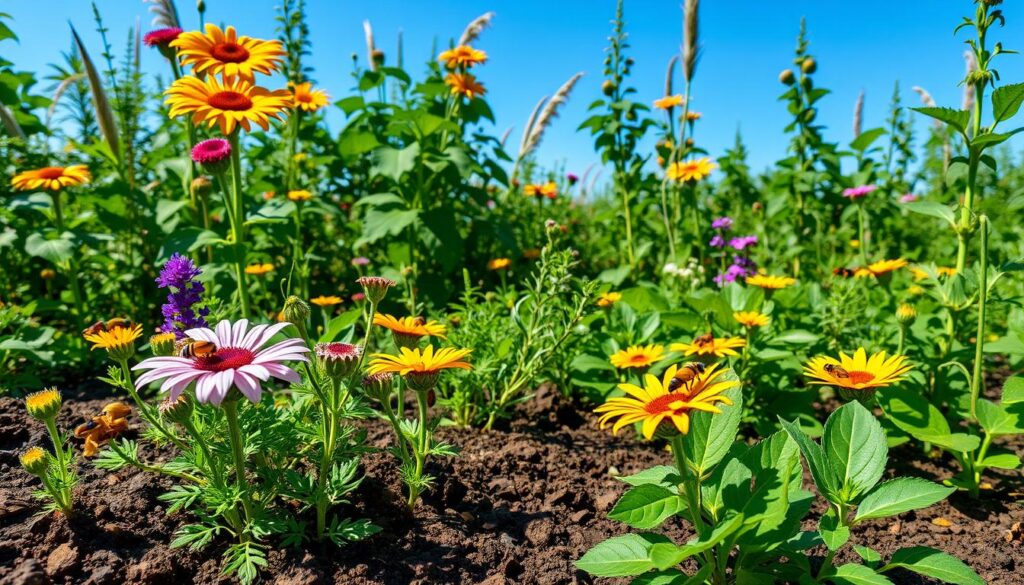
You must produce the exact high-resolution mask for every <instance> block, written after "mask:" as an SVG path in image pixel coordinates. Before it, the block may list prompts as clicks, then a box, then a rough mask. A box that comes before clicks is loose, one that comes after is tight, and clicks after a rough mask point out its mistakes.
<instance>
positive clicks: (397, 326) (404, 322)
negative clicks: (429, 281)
mask: <svg viewBox="0 0 1024 585" xmlns="http://www.w3.org/2000/svg"><path fill="white" fill-rule="evenodd" d="M373 324H374V325H380V326H381V327H383V328H385V329H387V330H389V331H391V334H392V335H394V337H395V343H396V344H398V346H399V347H415V346H416V345H418V344H419V342H420V339H422V338H424V337H428V336H429V337H440V338H441V339H446V338H445V336H444V334H445V327H444V325H442V324H440V323H438V322H437V321H427V320H425V319H423V317H400V318H396V317H393V316H391V315H387V314H384V313H377V314H375V315H374V316H373Z"/></svg>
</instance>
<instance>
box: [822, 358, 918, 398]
mask: <svg viewBox="0 0 1024 585" xmlns="http://www.w3.org/2000/svg"><path fill="white" fill-rule="evenodd" d="M911 369H912V366H911V365H910V364H909V363H907V357H906V356H902V355H893V356H889V355H887V354H886V353H885V352H884V351H882V352H878V353H876V354H874V355H872V356H871V357H870V358H869V357H868V355H867V352H866V351H865V350H864V348H863V347H860V348H857V351H855V352H853V356H852V357H851V356H848V355H846V354H845V353H842V352H839V359H836V358H833V357H828V356H818V357H816V358H812V359H811V361H809V362H807V363H806V364H804V375H805V376H807V377H808V378H810V380H808V383H810V384H826V385H829V386H835V387H837V388H839V389H840V391H841V392H840V393H841V394H842V395H843V397H844V398H847V399H851V398H858V397H859V396H858V395H856V394H855V393H853V394H852V395H851V392H848V391H869V392H874V390H876V389H877V388H884V387H886V386H889V385H892V384H895V383H897V382H900V381H901V380H903V379H904V378H905V377H906V374H907V372H909V371H910V370H911ZM870 395H871V394H868V395H867V396H870Z"/></svg>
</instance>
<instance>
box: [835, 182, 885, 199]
mask: <svg viewBox="0 0 1024 585" xmlns="http://www.w3.org/2000/svg"><path fill="white" fill-rule="evenodd" d="M875 189H878V187H877V186H875V185H861V186H859V187H851V188H849V189H843V197H846V198H848V199H860V198H861V197H867V196H868V195H869V194H870V193H872V192H873V191H874V190H875Z"/></svg>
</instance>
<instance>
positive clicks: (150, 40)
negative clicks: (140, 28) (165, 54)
mask: <svg viewBox="0 0 1024 585" xmlns="http://www.w3.org/2000/svg"><path fill="white" fill-rule="evenodd" d="M181 32H182V31H181V29H180V28H178V27H174V26H172V27H168V28H158V29H156V30H151V31H149V32H148V33H146V36H144V37H142V42H143V43H145V44H146V46H147V47H160V48H165V47H167V46H168V45H170V44H171V41H173V40H174V39H177V38H178V35H180V34H181Z"/></svg>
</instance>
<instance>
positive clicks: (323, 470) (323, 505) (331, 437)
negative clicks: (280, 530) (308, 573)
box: [316, 379, 341, 540]
mask: <svg viewBox="0 0 1024 585" xmlns="http://www.w3.org/2000/svg"><path fill="white" fill-rule="evenodd" d="M340 385H341V384H340V382H339V381H338V380H333V379H332V380H331V396H330V404H329V405H328V408H327V422H326V425H327V428H325V429H324V431H325V433H324V448H323V456H322V458H321V459H320V473H319V475H318V477H317V491H316V493H317V501H316V534H317V536H318V537H319V538H320V539H321V540H322V539H323V537H324V532H325V531H326V529H327V504H328V502H327V477H328V476H329V475H330V472H331V465H332V463H333V461H334V445H335V443H336V442H337V429H338V407H339V404H338V402H339V400H338V390H339V387H340Z"/></svg>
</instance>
